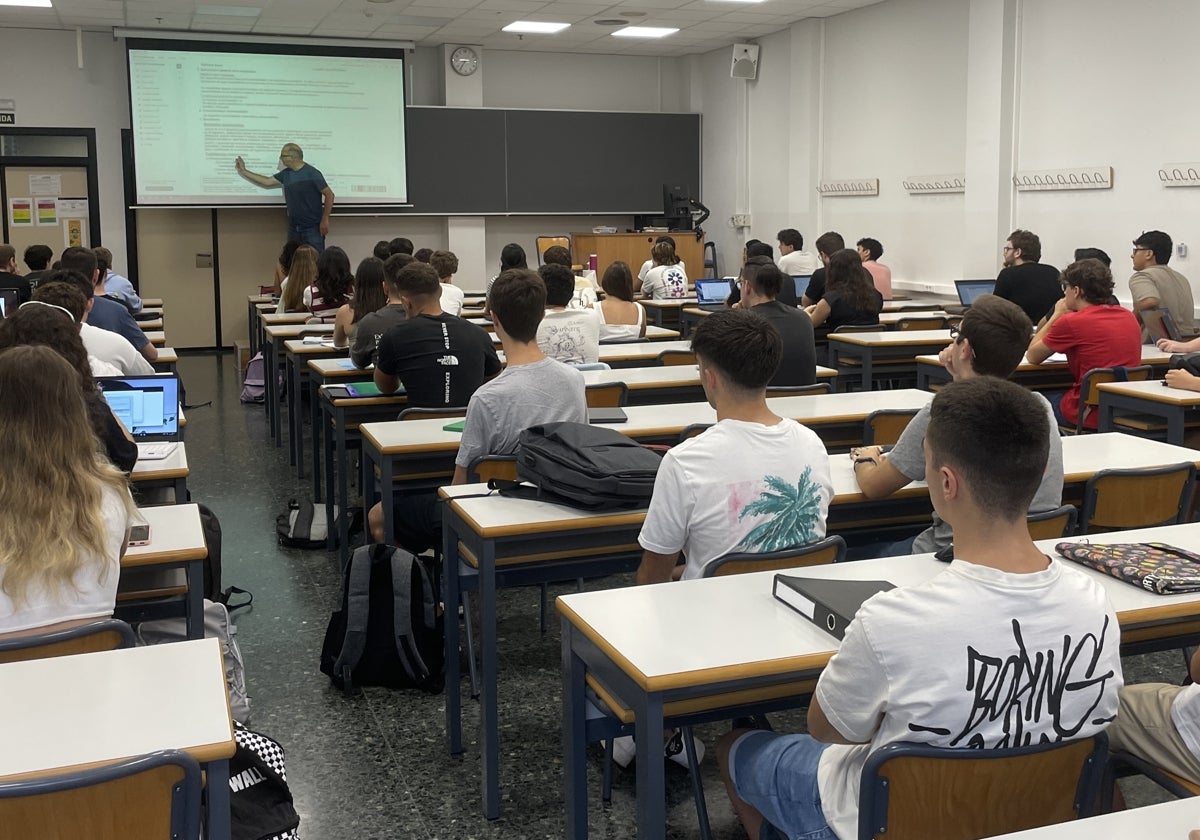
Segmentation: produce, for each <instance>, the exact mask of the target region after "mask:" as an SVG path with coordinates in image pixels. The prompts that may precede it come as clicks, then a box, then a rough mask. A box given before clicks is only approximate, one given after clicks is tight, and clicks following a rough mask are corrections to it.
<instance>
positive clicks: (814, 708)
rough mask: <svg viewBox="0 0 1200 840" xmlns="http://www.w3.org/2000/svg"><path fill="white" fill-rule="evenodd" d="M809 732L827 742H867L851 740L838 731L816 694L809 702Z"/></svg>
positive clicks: (819, 739)
mask: <svg viewBox="0 0 1200 840" xmlns="http://www.w3.org/2000/svg"><path fill="white" fill-rule="evenodd" d="M808 734H809V735H811V736H813V737H814V738H816V739H817V740H818V741H821V742H823V743H826V744H851V745H853V744H865V743H866V741H851V740H850V739H849V738H847V737H846V736H844V735H843V734H842V733H841V732H838V731H837V729H836V728H835V727H834V725H833V724H832V723H830V722H829V718H827V717H825V710H824V709H822V708H821V703H820V702H819V701H818V700H817V698H816V695H814V696H813V699H812V702H810V703H809V704H808Z"/></svg>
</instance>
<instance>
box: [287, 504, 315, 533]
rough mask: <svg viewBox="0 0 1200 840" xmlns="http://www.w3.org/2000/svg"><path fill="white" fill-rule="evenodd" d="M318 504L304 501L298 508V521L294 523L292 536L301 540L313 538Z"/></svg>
mask: <svg viewBox="0 0 1200 840" xmlns="http://www.w3.org/2000/svg"><path fill="white" fill-rule="evenodd" d="M315 511H316V505H314V504H313V503H312V502H307V501H306V502H302V503H301V504H300V505H298V506H297V508H296V521H295V522H293V523H292V537H293V538H294V539H300V540H311V539H312V524H313V516H314V515H315Z"/></svg>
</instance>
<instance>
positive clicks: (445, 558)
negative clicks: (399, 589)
mask: <svg viewBox="0 0 1200 840" xmlns="http://www.w3.org/2000/svg"><path fill="white" fill-rule="evenodd" d="M458 566H459V556H458V534H457V533H456V532H455V530H454V528H453V526H452V525H451V524H450V514H449V513H448V512H447V513H444V514H443V524H442V586H443V587H445V598H446V613H445V615H446V621H445V626H446V633H445V637H444V638H445V648H444V650H445V655H446V740H447V741H448V742H449V747H450V755H462V753H463V743H462V692H461V687H460V686H459V681H460V679H461V677H460V674H459V669H458V657H459V647H460V645H461V644H462V642H461V640H460V639H459V632H458V607H459V604H461V603H462V587H461V586H460V584H459V579H458ZM464 619H465V620H466V621H470V620H471V616H469V615H468V616H465V617H464Z"/></svg>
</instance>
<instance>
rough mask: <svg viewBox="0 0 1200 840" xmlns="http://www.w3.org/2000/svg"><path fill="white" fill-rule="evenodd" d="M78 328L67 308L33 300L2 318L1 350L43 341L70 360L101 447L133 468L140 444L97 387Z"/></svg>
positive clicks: (116, 462)
mask: <svg viewBox="0 0 1200 840" xmlns="http://www.w3.org/2000/svg"><path fill="white" fill-rule="evenodd" d="M38 291H41V289H39V290H38ZM77 329H78V328H77V327H76V324H75V319H74V317H73V316H72V315H71V313H70V311H68V310H67V309H64V308H63V307H61V306H56V305H54V304H50V303H45V302H43V301H30V302H29V303H26V304H25V305H24V306H22V307H21V308H20V309H18V310H17V311H16V313H15V314H13V315H11V316H9V317H8V318H5V319H4V320H3V321H0V353H3V354H7V353H10V352H12V349H10V348H17V347H22V346H35V345H41V346H42V347H45V348H47V349H49V350H52V351H53V352H54V353H55V354H57V355H58V356H59V357H61V358H62V359H64V360H66V362H67V363H68V364H69V365H70V366H71V367H72V368H74V370H75V379H76V387H77V389H78V390H79V394H80V396H81V397H82V398H83V401H84V405H85V407H86V408H87V413H88V420H89V428H90V429H91V430H92V432H93V433H94V434H95V436H96V438H97V439H98V440H99V443H100V444H101V446H100V449H101V451H102V452H103V453H104V454H106V455H107V456H108V460H109V461H111V462H112V463H113V465H114V466H116V467H117V469H119V470H121V471H122V472H129V471H131V470H132V469H133V466H134V464H136V463H137V459H138V449H137V444H135V443H134V442H133V438H132V437H131V436H130V434H129V431H128V430H127V429H126V428H125V427H124V426H123V425H122V424H121V421H120V420H118V419H117V417H116V415H114V414H113V412H112V409H111V408H109V406H108V403H107V402H106V401H105V400H104V397H103V396H102V395H101V394H100V391H99V389H97V387H96V382H95V380H93V379H92V369H91V365H90V364H89V362H88V354H87V350H86V349H84V346H83V341H82V340H81V339H80V338H79V333H78V332H77ZM0 428H2V427H0Z"/></svg>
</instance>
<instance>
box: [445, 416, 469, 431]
mask: <svg viewBox="0 0 1200 840" xmlns="http://www.w3.org/2000/svg"><path fill="white" fill-rule="evenodd" d="M466 426H467V420H466V418H463V419H462V420H455V421H454V422H453V423H447V424H446V425H445V426H442V431H443V432H461V431H462V430H463V429H464V428H466Z"/></svg>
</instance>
